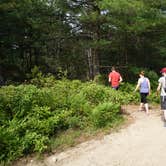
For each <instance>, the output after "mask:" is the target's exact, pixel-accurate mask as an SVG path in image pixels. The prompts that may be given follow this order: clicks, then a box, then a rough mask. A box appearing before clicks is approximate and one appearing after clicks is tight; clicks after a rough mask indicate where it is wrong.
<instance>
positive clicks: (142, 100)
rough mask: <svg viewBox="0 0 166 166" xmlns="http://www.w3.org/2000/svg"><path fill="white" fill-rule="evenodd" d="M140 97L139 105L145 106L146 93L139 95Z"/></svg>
mask: <svg viewBox="0 0 166 166" xmlns="http://www.w3.org/2000/svg"><path fill="white" fill-rule="evenodd" d="M140 96H141V103H144V104H146V103H147V99H146V97H147V96H148V93H140Z"/></svg>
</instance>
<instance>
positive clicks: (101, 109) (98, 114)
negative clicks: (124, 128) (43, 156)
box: [91, 103, 120, 127]
mask: <svg viewBox="0 0 166 166" xmlns="http://www.w3.org/2000/svg"><path fill="white" fill-rule="evenodd" d="M119 112H120V105H119V104H114V103H102V104H99V105H98V106H96V107H95V108H94V109H93V110H92V115H91V116H92V122H93V124H94V126H95V127H104V126H106V125H107V124H109V123H112V122H114V121H115V120H117V119H118V117H119V116H118V114H119Z"/></svg>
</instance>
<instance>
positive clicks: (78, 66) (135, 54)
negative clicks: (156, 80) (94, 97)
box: [0, 0, 166, 82]
mask: <svg viewBox="0 0 166 166" xmlns="http://www.w3.org/2000/svg"><path fill="white" fill-rule="evenodd" d="M165 9H166V1H165V0H160V1H156V0H63V1H62V0H28V1H27V0H21V1H20V0H12V1H11V0H1V1H0V21H1V24H0V29H1V32H0V56H1V58H0V82H2V81H7V80H12V81H18V80H20V81H22V80H23V79H25V78H26V74H27V73H29V72H30V70H31V68H33V67H34V66H35V65H36V66H39V67H40V68H41V69H42V70H43V72H46V73H47V72H50V73H53V74H54V75H55V76H56V77H57V78H58V74H59V73H60V72H61V71H63V72H66V73H67V74H66V75H67V77H68V78H71V79H81V80H85V79H93V78H94V77H95V76H96V75H97V74H108V72H109V71H110V68H111V66H112V65H116V66H118V67H119V70H120V71H123V70H125V73H126V79H128V80H129V81H130V80H131V81H132V79H129V76H128V73H127V71H128V67H129V66H130V65H132V66H134V67H135V66H136V67H147V69H148V70H154V71H157V72H158V71H159V69H160V68H161V67H163V66H165V65H166V64H165V62H166V61H165V60H166V49H165V45H166V31H165V29H166V14H165Z"/></svg>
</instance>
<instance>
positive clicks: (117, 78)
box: [108, 67, 122, 90]
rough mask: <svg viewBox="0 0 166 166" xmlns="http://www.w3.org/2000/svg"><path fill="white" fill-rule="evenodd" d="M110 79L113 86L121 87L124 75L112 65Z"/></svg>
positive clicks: (116, 88) (115, 87)
mask: <svg viewBox="0 0 166 166" xmlns="http://www.w3.org/2000/svg"><path fill="white" fill-rule="evenodd" d="M108 81H109V83H110V84H111V87H112V88H113V89H115V90H118V89H119V84H120V82H122V77H121V75H120V73H119V72H117V71H116V69H115V67H112V69H111V72H110V73H109V76H108Z"/></svg>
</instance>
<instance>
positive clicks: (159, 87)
mask: <svg viewBox="0 0 166 166" xmlns="http://www.w3.org/2000/svg"><path fill="white" fill-rule="evenodd" d="M160 89H161V82H159V84H158V87H157V95H158V94H159V91H160Z"/></svg>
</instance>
